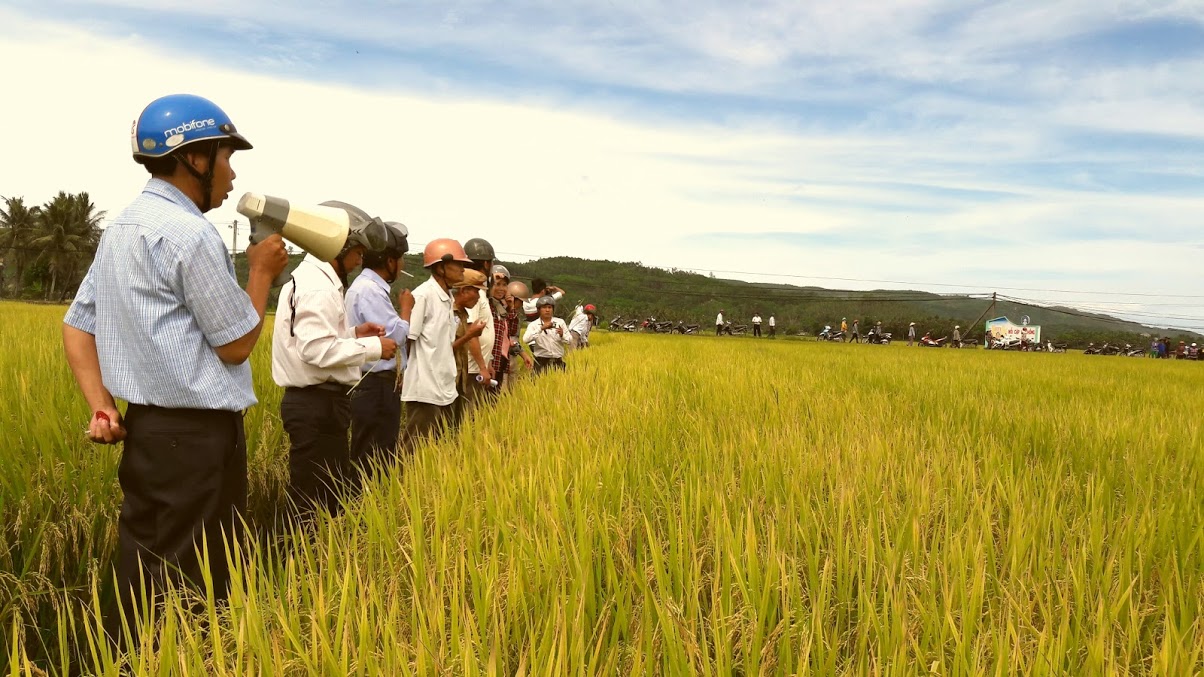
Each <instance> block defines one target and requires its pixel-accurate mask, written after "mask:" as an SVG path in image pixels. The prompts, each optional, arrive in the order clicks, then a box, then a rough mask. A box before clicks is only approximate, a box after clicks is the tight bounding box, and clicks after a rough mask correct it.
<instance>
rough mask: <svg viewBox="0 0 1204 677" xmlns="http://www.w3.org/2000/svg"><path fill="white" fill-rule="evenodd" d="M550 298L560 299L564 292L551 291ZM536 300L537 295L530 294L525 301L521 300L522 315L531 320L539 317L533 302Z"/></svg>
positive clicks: (537, 298) (537, 309)
mask: <svg viewBox="0 0 1204 677" xmlns="http://www.w3.org/2000/svg"><path fill="white" fill-rule="evenodd" d="M552 298H554V299H556V300H557V301H559V300H560V299H562V298H564V292H560V291H554V292H552ZM538 300H539V297H538V296H532V297H531V298H529V299H527V300H526V301H523V315H526V316H527V320H533V319H535V318H537V317H539V308H537V307H536V306H535V302H536V301H538Z"/></svg>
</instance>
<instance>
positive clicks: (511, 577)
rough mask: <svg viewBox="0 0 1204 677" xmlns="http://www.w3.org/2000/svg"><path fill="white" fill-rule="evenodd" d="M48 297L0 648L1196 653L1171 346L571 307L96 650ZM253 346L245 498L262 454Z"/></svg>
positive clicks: (90, 520)
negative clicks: (758, 322)
mask: <svg viewBox="0 0 1204 677" xmlns="http://www.w3.org/2000/svg"><path fill="white" fill-rule="evenodd" d="M64 310H65V309H64V308H57V309H56V308H33V307H28V306H22V305H18V304H11V303H0V312H2V313H3V314H4V316H5V322H3V323H0V350H3V351H4V354H5V355H6V359H5V361H4V362H3V363H2V364H0V391H2V392H3V394H2V395H0V404H2V405H3V406H4V411H5V412H7V413H6V415H5V422H6V423H7V424H8V425H9V427H10V430H12V431H13V434H12V435H10V436H8V437H7V442H6V444H5V448H4V449H3V453H2V456H3V457H4V458H5V459H6V463H5V466H3V468H0V501H2V503H0V512H2V513H3V517H4V524H5V525H6V526H5V527H4V529H3V530H2V531H0V533H2V534H3V536H2V538H3V541H2V542H0V557H3V559H0V580H2V581H4V587H5V588H6V589H4V590H0V592H2V593H3V594H2V595H0V609H2V610H3V611H4V616H3V618H0V622H2V624H3V626H2V627H3V629H2V630H0V633H3V638H4V640H5V653H6V656H7V657H8V659H9V670H8V671H7V672H8V674H13V675H18V674H35V672H34V669H35V668H36V669H38V670H44V671H47V672H49V673H51V674H77V673H81V672H82V673H88V674H118V672H119V671H120V670H122V669H125V670H128V671H130V672H132V673H134V674H200V673H206V674H365V675H367V674H397V675H406V674H416V675H426V674H461V675H474V674H527V675H535V674H540V675H544V674H547V675H559V674H647V675H663V674H673V675H677V674H698V675H733V674H740V675H759V674H766V675H776V674H782V675H787V674H980V673H990V674H999V675H1003V674H1016V673H1019V674H1115V673H1134V674H1193V673H1199V672H1200V671H1201V670H1204V622H1202V621H1201V619H1200V616H1201V613H1200V612H1201V610H1204V536H1202V533H1201V529H1202V526H1201V525H1204V457H1202V455H1201V453H1200V450H1201V449H1204V423H1201V417H1200V416H1198V415H1197V414H1196V411H1197V410H1198V406H1196V405H1195V402H1196V398H1198V397H1199V393H1200V392H1202V390H1204V388H1202V387H1204V369H1201V368H1200V367H1199V366H1198V365H1197V364H1196V363H1186V362H1175V361H1156V360H1114V359H1108V358H1099V357H1086V356H1082V355H1078V354H1063V355H1047V354H1020V353H1004V352H996V351H982V350H973V351H971V350H967V351H957V350H921V349H919V348H914V349H909V348H907V347H905V346H903V345H900V344H895V345H891V346H886V347H882V346H870V345H832V344H827V343H817V342H815V341H814V340H777V341H772V340H769V339H762V340H756V341H753V340H744V339H738V338H714V337H677V336H664V335H610V334H607V333H606V332H604V331H600V330H599V331H597V332H596V333H595V339H594V343H595V347H593V348H591V349H589V350H586V351H581V352H578V353H574V354H573V355H571V356H570V360H569V362H570V364H569V369H568V372H567V373H564V374H552V375H548V376H544V377H541V378H539V379H523V380H521V381H520V382H519V383H517V385H516V387H515V389H514V390H513V391H511V392H510V393H509V394H507V395H506V396H505V397H503V399H502V401H501V402H500V403H499V404H498V405H497V406H496V407H493V408H491V409H488V410H481V411H479V412H478V413H477V415H476V416H474V418H472V419H471V420H470V421H469V422H468V423H467V424H466V425H465V426H464V427H463V428H462V429H461V430H460V431H459V432H458V434H457V435H455V436H454V437H451V438H448V439H445V440H442V441H440V442H439V443H437V444H433V445H428V446H425V447H423V448H420V449H419V450H418V452H417V453H416V455H415V456H414V458H412V459H410V460H409V461H408V462H407V463H406V464H405V465H404V466H401V467H398V468H396V469H394V471H392V472H390V473H387V474H386V475H385V476H384V477H381V478H379V479H378V480H377V481H376V482H375V483H374V484H372V485H371V486H370V487H369V488H368V490H367V492H366V493H365V494H364V496H363V497H362V498H361V499H359V500H358V501H356V502H355V503H353V504H352V505H351V506H349V509H348V510H347V512H346V514H344V515H343V516H341V517H339V518H336V519H333V520H322V521H320V523H319V526H318V528H317V530H316V533H314V534H313V535H311V536H310V537H305V538H303V537H294V538H291V539H286V541H285V545H284V547H278V546H273V547H262V546H261V545H259V544H256V543H248V544H247V545H246V548H245V553H244V555H245V559H244V561H242V562H236V566H235V569H236V576H235V581H234V586H233V589H232V595H231V603H230V605H229V606H228V607H224V608H221V609H214V608H212V607H209V606H206V607H204V608H205V610H204V611H203V612H202V613H201V615H200V616H197V615H196V612H195V611H194V610H193V608H192V607H193V605H192V604H191V603H190V600H189V598H188V597H187V596H173V597H172V598H170V599H169V601H168V602H167V603H166V605H165V607H164V609H163V612H162V613H161V614H160V615H159V617H158V618H156V619H154V620H153V621H148V622H146V623H144V624H143V625H142V627H141V634H140V636H139V637H138V638H137V640H136V641H138V642H141V643H142V644H140V646H143V647H146V648H148V649H149V648H150V647H155V650H153V651H151V650H147V651H142V652H140V653H139V654H138V655H136V656H134V657H133V658H132V659H131V662H129V663H128V664H125V665H124V666H123V664H122V663H121V662H120V660H119V659H117V658H116V657H113V656H111V655H109V654H108V653H107V652H105V651H103V650H101V648H100V646H99V645H98V644H97V643H96V642H95V638H94V636H93V635H92V634H90V633H94V627H95V624H94V619H93V618H92V616H91V610H92V609H93V608H94V607H95V604H94V603H93V600H94V597H97V596H98V597H99V598H103V597H104V596H105V595H106V594H108V593H107V592H106V589H105V588H106V583H105V580H106V577H105V576H106V574H105V572H106V571H107V569H106V567H107V566H108V563H109V562H111V558H112V555H113V552H114V547H115V542H116V541H115V539H116V508H117V506H118V505H119V501H120V493H119V488H118V487H117V483H116V462H117V459H118V458H119V450H118V449H116V448H106V447H97V446H94V445H91V444H88V443H86V442H85V441H84V440H83V439H82V438H81V437H80V436H79V429H80V428H81V427H82V422H83V421H84V420H86V416H87V408H86V405H85V403H84V402H83V399H82V397H81V396H79V395H78V393H77V392H76V390H75V386H74V382H73V381H72V380H71V376H70V372H69V370H67V368H66V364H65V361H64V360H63V358H62V356H61V353H62V351H61V344H60V343H59V340H58V333H57V328H58V323H59V322H60V321H61V317H62V313H63V311H64ZM265 338H266V337H265ZM266 345H267V344H266V342H265V341H264V340H262V339H261V343H260V347H259V348H257V349H256V352H255V355H254V356H253V358H252V360H253V367H254V370H255V384H256V392H257V393H258V394H259V396H260V400H261V402H260V404H259V405H258V406H256V407H255V408H253V409H252V411H251V412H249V414H248V416H247V419H246V427H247V433H248V450H249V453H250V466H251V483H250V486H251V493H252V496H251V507H250V515H249V519H250V520H251V521H255V520H260V519H263V518H264V516H266V515H268V514H270V513H271V511H272V510H273V509H274V507H275V505H276V504H277V503H278V501H279V500H280V496H281V493H282V488H283V484H282V483H283V481H284V478H285V474H286V472H287V466H286V465H285V460H286V454H287V440H286V438H285V437H284V435H283V432H282V430H281V429H280V423H279V416H278V404H279V392H278V389H277V388H276V387H275V386H274V384H272V383H271V379H270V376H269V374H268V371H269V369H268V357H269V356H268V354H267V353H268V351H267V350H266ZM90 629H91V630H90ZM89 637H92V640H91V641H89Z"/></svg>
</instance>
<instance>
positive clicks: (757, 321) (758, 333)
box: [752, 313, 761, 338]
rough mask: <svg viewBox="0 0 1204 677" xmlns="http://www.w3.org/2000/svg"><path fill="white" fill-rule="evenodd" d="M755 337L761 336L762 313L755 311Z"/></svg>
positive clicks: (753, 323)
mask: <svg viewBox="0 0 1204 677" xmlns="http://www.w3.org/2000/svg"><path fill="white" fill-rule="evenodd" d="M752 325H753V338H760V336H761V313H754V314H753V318H752Z"/></svg>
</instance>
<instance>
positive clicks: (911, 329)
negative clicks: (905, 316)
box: [907, 322, 916, 346]
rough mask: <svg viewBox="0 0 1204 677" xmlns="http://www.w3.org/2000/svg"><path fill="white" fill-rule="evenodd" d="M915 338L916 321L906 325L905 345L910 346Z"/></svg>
mask: <svg viewBox="0 0 1204 677" xmlns="http://www.w3.org/2000/svg"><path fill="white" fill-rule="evenodd" d="M915 340H916V323H915V322H912V323H911V324H909V325H908V326H907V345H908V346H910V345H911V344H912V343H914V342H915Z"/></svg>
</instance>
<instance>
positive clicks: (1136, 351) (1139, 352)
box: [1121, 343, 1145, 357]
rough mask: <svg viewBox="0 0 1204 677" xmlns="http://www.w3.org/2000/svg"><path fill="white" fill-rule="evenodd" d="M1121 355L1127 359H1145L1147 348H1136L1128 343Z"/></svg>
mask: <svg viewBox="0 0 1204 677" xmlns="http://www.w3.org/2000/svg"><path fill="white" fill-rule="evenodd" d="M1121 354H1122V355H1124V356H1125V357H1145V348H1134V347H1133V346H1132V345H1130V344H1128V343H1126V344H1125V349H1124V351H1123V352H1122V353H1121Z"/></svg>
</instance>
